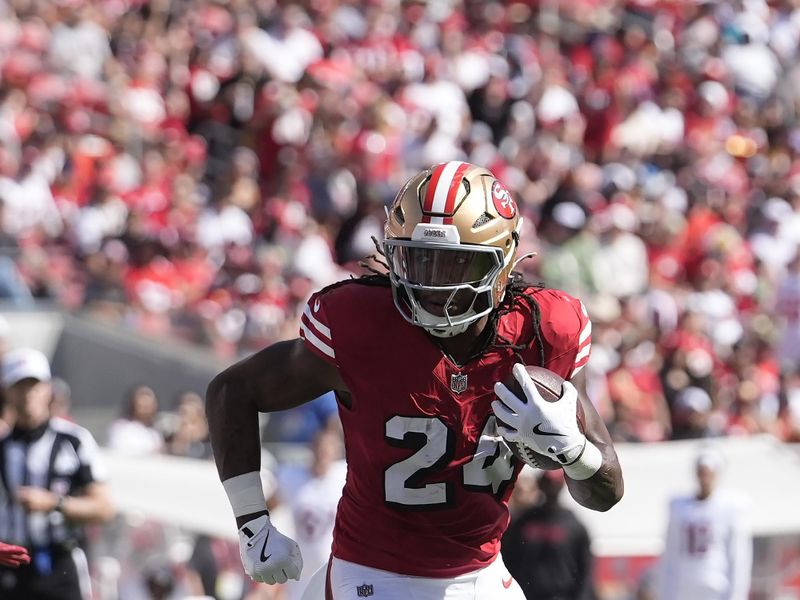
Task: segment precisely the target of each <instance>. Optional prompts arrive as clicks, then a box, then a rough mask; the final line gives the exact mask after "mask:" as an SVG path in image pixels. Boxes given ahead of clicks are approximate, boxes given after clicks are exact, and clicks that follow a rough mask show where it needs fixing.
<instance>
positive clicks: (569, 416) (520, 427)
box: [492, 363, 586, 465]
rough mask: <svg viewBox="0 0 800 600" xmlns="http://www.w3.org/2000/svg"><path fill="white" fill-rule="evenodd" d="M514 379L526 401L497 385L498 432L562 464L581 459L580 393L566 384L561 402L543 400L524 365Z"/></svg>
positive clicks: (518, 367)
mask: <svg viewBox="0 0 800 600" xmlns="http://www.w3.org/2000/svg"><path fill="white" fill-rule="evenodd" d="M512 372H513V374H514V378H515V379H516V380H517V381H518V382H519V384H520V386H521V387H522V390H523V391H524V392H525V397H526V399H527V402H526V401H525V400H523V399H521V398H517V396H516V395H515V394H514V393H513V392H512V391H511V390H509V389H508V388H507V387H506V386H505V385H503V384H502V383H500V382H498V383H495V384H494V393H495V394H497V397H498V398H499V400H495V401H494V402H492V410H494V414H495V415H496V416H497V418H498V420H499V421H502V423H498V424H497V431H498V433H499V434H500V435H501V436H503V437H504V438H505V439H506V440H508V441H510V442H517V443H521V444H524V445H526V446H529V447H530V448H532V449H533V450H535V451H536V452H538V453H539V454H544V455H545V456H551V457H552V458H554V459H555V460H557V461H558V462H560V463H561V464H562V465H569V464H572V463H573V462H575V461H576V460H578V458H580V456H581V453H582V452H583V449H584V446H585V445H586V436H585V435H584V434H583V433H581V430H580V429H579V428H578V417H577V410H578V390H576V389H575V386H574V385H572V384H571V383H570V382H569V381H565V382H564V384H563V387H562V391H561V399H560V400H559V401H558V402H548V401H547V400H545V399H544V398H542V396H541V394H540V393H539V390H537V389H536V384H535V383H534V382H533V380H532V379H531V378H530V376H529V375H528V372H527V371H526V370H525V367H524V366H523V365H521V364H519V363H518V364H516V365H514V368H513V369H512Z"/></svg>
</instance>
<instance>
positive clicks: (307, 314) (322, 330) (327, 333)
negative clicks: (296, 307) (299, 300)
mask: <svg viewBox="0 0 800 600" xmlns="http://www.w3.org/2000/svg"><path fill="white" fill-rule="evenodd" d="M303 316H304V317H306V318H307V319H308V321H309V323H311V324H312V325H313V326H314V329H316V330H317V332H318V333H320V334H322V335H323V336H324V337H326V338H328V341H332V340H331V330H330V328H329V327H326V326H325V325H323V324H322V323H320V322H319V321H318V320H317V319H316V318H314V315H312V314H311V307H310V306H309V305H308V304H306V309H305V310H304V311H303Z"/></svg>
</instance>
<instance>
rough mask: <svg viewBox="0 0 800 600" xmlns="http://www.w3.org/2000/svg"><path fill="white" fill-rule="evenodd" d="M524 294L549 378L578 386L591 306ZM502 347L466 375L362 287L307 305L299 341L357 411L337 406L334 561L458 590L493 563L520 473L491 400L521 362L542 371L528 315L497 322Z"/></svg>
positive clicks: (381, 297)
mask: <svg viewBox="0 0 800 600" xmlns="http://www.w3.org/2000/svg"><path fill="white" fill-rule="evenodd" d="M526 294H528V295H529V296H530V297H531V298H533V299H534V300H535V301H536V302H537V303H538V305H539V307H540V309H541V338H542V341H543V345H544V354H545V357H547V361H546V364H545V365H544V366H545V367H547V368H549V369H551V370H552V371H555V372H556V373H558V374H559V375H561V376H562V377H564V378H566V379H569V378H571V377H572V376H573V375H574V374H575V373H576V372H577V371H578V370H579V369H580V368H581V367H582V366H583V365H584V364H585V363H586V361H587V360H588V358H589V351H590V347H591V324H590V322H589V319H588V316H587V314H586V311H585V309H584V308H583V305H582V304H581V303H580V302H579V301H578V300H576V299H574V298H572V297H570V296H568V295H567V294H565V293H563V292H560V291H556V290H548V289H539V288H529V289H528V290H527V291H526ZM497 333H498V336H497V344H496V345H494V346H492V347H490V348H489V349H488V350H487V351H486V352H485V353H484V354H483V355H482V356H481V357H480V358H479V359H475V360H472V361H470V362H469V363H468V364H466V365H464V366H458V365H456V364H454V363H453V362H452V361H451V360H450V359H448V358H447V357H446V356H444V354H443V353H442V352H441V351H440V349H439V348H438V346H436V345H435V344H434V343H433V341H432V340H431V338H430V337H429V336H428V334H427V333H426V332H425V331H424V330H423V329H422V328H420V327H417V326H415V325H412V324H410V323H408V322H407V321H406V320H405V319H403V317H402V316H401V315H400V313H399V312H398V310H397V309H396V308H395V306H394V303H393V300H392V292H391V289H390V288H388V287H380V286H373V285H365V284H363V283H360V282H358V280H354V281H352V282H348V283H345V284H339V285H337V286H332V287H331V288H327V289H325V290H322V291H321V292H319V293H317V294H315V295H314V296H312V297H311V299H310V300H309V303H308V306H307V307H306V309H305V312H304V313H303V317H302V321H301V336H302V337H303V338H304V340H305V342H306V345H307V346H308V348H309V349H310V350H312V351H313V352H315V353H316V354H317V355H319V356H320V357H322V358H323V359H325V360H327V361H329V362H331V363H333V364H335V365H336V366H337V367H338V369H339V371H340V373H341V375H342V378H343V379H344V381H345V383H346V384H347V387H348V390H349V391H350V393H351V395H352V406H351V408H346V407H345V406H343V405H341V404H340V406H339V414H340V416H341V420H342V425H343V428H344V436H345V449H346V454H347V464H348V473H347V482H346V484H345V487H344V491H343V494H342V499H341V501H340V502H339V509H338V513H337V517H336V525H335V528H334V539H333V555H334V556H336V557H338V558H340V559H343V560H347V561H350V562H354V563H358V564H361V565H366V566H369V567H373V568H377V569H383V570H386V571H391V572H394V573H400V574H405V575H415V576H422V577H454V576H457V575H461V574H464V573H468V572H470V571H474V570H477V569H479V568H481V567H484V566H486V565H488V564H490V563H491V562H492V561H493V560H494V558H495V556H496V555H497V553H498V552H499V550H500V538H501V536H502V534H503V532H504V531H505V529H506V527H507V525H508V520H509V516H508V497H509V495H510V494H511V488H512V485H513V483H514V481H515V480H516V477H517V474H518V472H519V470H520V468H521V464H519V463H518V462H517V461H516V460H515V459H514V458H513V457H512V455H511V452H510V450H509V449H508V448H507V446H506V445H505V444H504V443H502V442H501V439H500V438H499V437H498V435H497V433H496V430H495V418H494V416H493V413H492V410H491V403H492V401H493V400H494V399H495V395H494V393H493V391H492V388H493V386H494V383H495V382H496V381H501V380H503V379H505V378H506V377H507V376H508V374H509V373H510V371H511V367H512V366H513V365H514V363H515V362H516V361H517V360H518V358H517V356H516V355H515V352H518V353H519V356H520V357H521V358H522V361H523V362H524V363H525V364H528V365H540V364H541V359H540V350H539V348H538V344H537V343H536V341H535V337H534V335H533V319H532V314H531V309H530V307H529V305H528V303H527V302H525V301H524V300H522V299H520V300H518V301H517V302H515V304H514V306H513V307H512V309H511V310H510V311H508V312H507V313H504V314H503V315H502V316H501V317H500V320H499V323H498V328H497ZM510 344H513V345H522V346H523V347H524V349H522V350H514V349H512V348H510V347H509V346H510Z"/></svg>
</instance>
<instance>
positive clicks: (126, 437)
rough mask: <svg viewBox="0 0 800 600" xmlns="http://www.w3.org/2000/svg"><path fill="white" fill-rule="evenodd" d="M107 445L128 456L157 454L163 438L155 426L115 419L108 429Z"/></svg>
mask: <svg viewBox="0 0 800 600" xmlns="http://www.w3.org/2000/svg"><path fill="white" fill-rule="evenodd" d="M108 447H109V448H110V449H111V450H115V451H117V452H120V453H123V454H127V455H128V456H145V455H147V454H158V453H159V452H161V450H162V448H163V447H164V438H163V437H162V436H161V434H160V433H159V431H158V430H157V429H156V428H154V427H150V426H148V425H145V424H144V423H142V422H140V421H134V420H131V419H116V420H115V421H114V422H112V423H111V425H110V426H109V429H108Z"/></svg>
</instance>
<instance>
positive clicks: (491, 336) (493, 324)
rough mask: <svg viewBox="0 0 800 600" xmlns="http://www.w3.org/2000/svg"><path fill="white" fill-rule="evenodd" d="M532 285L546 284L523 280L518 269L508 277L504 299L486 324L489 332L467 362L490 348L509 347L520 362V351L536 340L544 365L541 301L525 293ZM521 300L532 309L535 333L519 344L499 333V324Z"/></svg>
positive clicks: (536, 286)
mask: <svg viewBox="0 0 800 600" xmlns="http://www.w3.org/2000/svg"><path fill="white" fill-rule="evenodd" d="M532 287H534V288H539V289H542V288H544V284H543V283H538V284H532V283H528V282H526V281H524V280H523V278H522V273H519V272H518V271H512V272H511V274H510V275H509V277H508V285H507V286H506V294H505V296H504V297H503V301H502V302H501V303H500V306H498V307H497V310H495V311H492V312H491V313H489V322H488V323H487V326H486V331H487V332H488V334H487V335H486V336H483V338H482V341H481V343H480V344H478V346H477V347H476V348H475V351H474V352H473V353H472V354H471V355H470V356H469V358H468V359H467V360H466V361H465V362H469V361H471V360H473V359H474V358H478V357H479V356H481V355H482V354H484V353H485V352H486V351H487V350H489V349H490V348H509V349H510V350H512V351H513V352H514V353H515V354H516V355H517V359H518V360H519V361H520V362H523V361H522V358H521V357H520V355H519V353H520V352H521V351H522V350H525V349H526V348H528V347H529V346H530V345H531V343H533V342H536V346H537V347H538V348H539V357H540V360H541V364H542V366H544V364H545V351H544V343H543V341H542V330H541V321H542V311H541V309H540V308H539V303H538V302H536V300H535V299H533V298H532V297H531V296H530V295H528V294H526V293H525V290H528V289H530V288H532ZM519 302H524V303H525V304H526V305H527V306H528V309H529V310H530V311H531V318H532V320H533V327H532V329H533V334H532V336H531V338H530V339H528V340H524V341H523V342H522V343H519V344H514V343H512V342H511V341H510V340H507V339H505V338H504V337H502V336H501V335H500V334H498V333H497V324H498V323H499V322H500V317H502V316H503V315H504V314H507V313H509V312H511V311H512V310H514V308H516V307H517V306H518V305H519Z"/></svg>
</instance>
